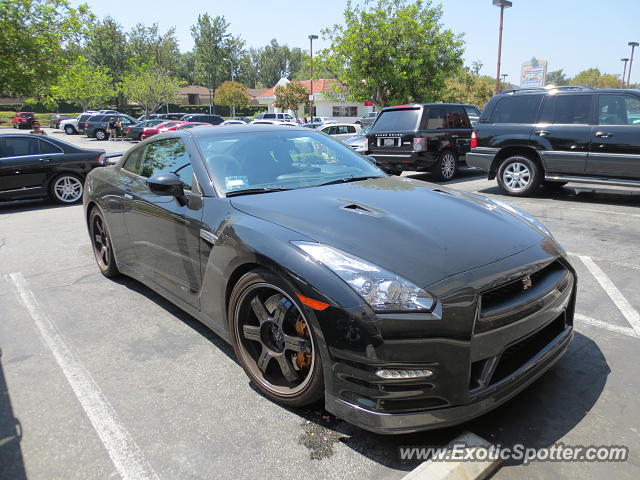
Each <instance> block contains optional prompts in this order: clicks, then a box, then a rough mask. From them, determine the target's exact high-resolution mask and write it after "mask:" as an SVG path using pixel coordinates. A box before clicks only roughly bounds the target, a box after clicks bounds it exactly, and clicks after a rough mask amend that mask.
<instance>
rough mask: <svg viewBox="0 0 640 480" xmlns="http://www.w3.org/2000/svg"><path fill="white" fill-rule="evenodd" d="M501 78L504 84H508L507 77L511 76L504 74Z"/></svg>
mask: <svg viewBox="0 0 640 480" xmlns="http://www.w3.org/2000/svg"><path fill="white" fill-rule="evenodd" d="M500 76H501V77H502V83H503V84H506V83H507V77H508V76H509V74H508V73H502V74H500Z"/></svg>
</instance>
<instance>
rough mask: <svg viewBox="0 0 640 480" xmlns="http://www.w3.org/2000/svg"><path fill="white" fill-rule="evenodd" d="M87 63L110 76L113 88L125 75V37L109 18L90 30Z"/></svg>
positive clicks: (126, 62)
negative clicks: (103, 70)
mask: <svg viewBox="0 0 640 480" xmlns="http://www.w3.org/2000/svg"><path fill="white" fill-rule="evenodd" d="M85 51H86V55H87V57H88V59H89V61H90V62H91V63H92V64H93V65H95V66H97V67H103V68H104V69H106V71H107V72H109V75H111V77H112V79H113V82H114V86H115V85H116V83H117V82H120V81H122V79H123V78H124V76H125V74H126V73H127V69H128V65H129V62H128V61H127V37H126V35H125V34H124V31H123V30H122V26H121V25H120V24H119V23H118V22H116V21H115V20H114V19H113V18H111V17H106V18H105V19H104V20H102V21H101V22H98V23H97V24H96V25H94V26H93V27H92V28H91V32H90V34H89V40H88V42H87V46H86V49H85Z"/></svg>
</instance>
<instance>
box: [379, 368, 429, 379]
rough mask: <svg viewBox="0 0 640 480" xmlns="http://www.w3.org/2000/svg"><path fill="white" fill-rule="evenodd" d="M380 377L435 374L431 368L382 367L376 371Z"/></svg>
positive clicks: (413, 376)
mask: <svg viewBox="0 0 640 480" xmlns="http://www.w3.org/2000/svg"><path fill="white" fill-rule="evenodd" d="M376 375H377V376H379V377H380V378H425V377H430V376H431V375H433V372H432V371H431V370H427V369H426V368H425V369H423V370H388V369H382V370H378V371H377V372H376Z"/></svg>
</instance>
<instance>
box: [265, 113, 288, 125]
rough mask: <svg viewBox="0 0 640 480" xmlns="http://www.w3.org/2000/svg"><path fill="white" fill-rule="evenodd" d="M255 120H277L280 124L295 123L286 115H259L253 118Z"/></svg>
mask: <svg viewBox="0 0 640 480" xmlns="http://www.w3.org/2000/svg"><path fill="white" fill-rule="evenodd" d="M255 119H256V120H279V121H281V122H293V123H295V122H296V119H295V118H293V117H292V116H291V115H290V114H288V113H259V114H257V115H256V117H255Z"/></svg>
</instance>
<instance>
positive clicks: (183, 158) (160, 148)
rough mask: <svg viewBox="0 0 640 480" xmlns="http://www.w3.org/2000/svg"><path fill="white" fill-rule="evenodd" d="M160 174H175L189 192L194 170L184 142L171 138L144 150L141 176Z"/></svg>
mask: <svg viewBox="0 0 640 480" xmlns="http://www.w3.org/2000/svg"><path fill="white" fill-rule="evenodd" d="M158 173H175V174H176V175H178V177H180V180H182V182H183V183H184V187H185V188H186V189H187V190H191V186H192V185H191V184H192V183H193V168H192V167H191V160H190V159H189V155H188V154H187V150H186V148H185V145H184V142H183V141H182V140H180V139H179V138H169V139H167V140H159V141H157V142H153V143H150V144H149V145H147V147H146V148H145V150H144V156H143V159H142V170H141V171H140V175H142V176H143V177H146V178H150V177H152V176H154V175H156V174H158Z"/></svg>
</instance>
